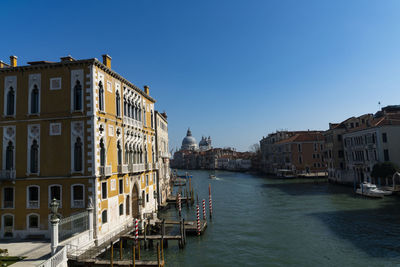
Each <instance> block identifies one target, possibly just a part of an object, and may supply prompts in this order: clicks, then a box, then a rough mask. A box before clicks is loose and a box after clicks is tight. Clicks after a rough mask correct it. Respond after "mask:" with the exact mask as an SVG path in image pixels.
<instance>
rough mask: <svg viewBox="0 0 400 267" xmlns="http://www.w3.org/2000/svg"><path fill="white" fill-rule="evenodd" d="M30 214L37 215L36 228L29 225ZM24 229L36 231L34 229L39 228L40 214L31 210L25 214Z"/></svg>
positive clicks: (37, 229)
mask: <svg viewBox="0 0 400 267" xmlns="http://www.w3.org/2000/svg"><path fill="white" fill-rule="evenodd" d="M32 215H35V216H37V217H38V227H37V228H31V227H30V226H29V217H30V216H32ZM26 229H27V230H28V231H32V232H36V231H39V230H40V214H39V213H36V212H32V213H29V214H27V215H26Z"/></svg>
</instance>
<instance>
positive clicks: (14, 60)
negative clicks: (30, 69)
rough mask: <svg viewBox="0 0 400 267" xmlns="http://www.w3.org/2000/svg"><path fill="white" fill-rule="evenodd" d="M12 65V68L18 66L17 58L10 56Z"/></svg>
mask: <svg viewBox="0 0 400 267" xmlns="http://www.w3.org/2000/svg"><path fill="white" fill-rule="evenodd" d="M10 65H11V67H16V66H17V56H10Z"/></svg>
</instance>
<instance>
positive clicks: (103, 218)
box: [101, 210, 107, 223]
mask: <svg viewBox="0 0 400 267" xmlns="http://www.w3.org/2000/svg"><path fill="white" fill-rule="evenodd" d="M101 223H107V210H103V212H102V213H101Z"/></svg>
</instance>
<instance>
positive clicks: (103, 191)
mask: <svg viewBox="0 0 400 267" xmlns="http://www.w3.org/2000/svg"><path fill="white" fill-rule="evenodd" d="M101 198H102V199H106V198H107V182H103V183H101Z"/></svg>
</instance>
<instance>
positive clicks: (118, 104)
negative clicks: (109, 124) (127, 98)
mask: <svg viewBox="0 0 400 267" xmlns="http://www.w3.org/2000/svg"><path fill="white" fill-rule="evenodd" d="M115 109H116V112H117V116H118V117H120V116H121V97H120V95H119V92H118V91H117V93H116V94H115Z"/></svg>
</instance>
